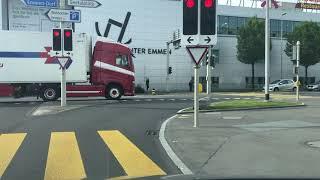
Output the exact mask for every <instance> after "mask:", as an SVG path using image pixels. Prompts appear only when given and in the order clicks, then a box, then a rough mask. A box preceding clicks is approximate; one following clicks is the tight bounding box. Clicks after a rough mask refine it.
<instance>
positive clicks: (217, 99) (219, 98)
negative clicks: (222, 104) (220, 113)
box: [211, 98, 220, 100]
mask: <svg viewBox="0 0 320 180" xmlns="http://www.w3.org/2000/svg"><path fill="white" fill-rule="evenodd" d="M211 99H212V100H219V99H220V98H211Z"/></svg>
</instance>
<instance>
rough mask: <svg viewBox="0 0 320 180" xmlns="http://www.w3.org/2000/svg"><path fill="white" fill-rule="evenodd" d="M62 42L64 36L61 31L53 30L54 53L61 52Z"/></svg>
mask: <svg viewBox="0 0 320 180" xmlns="http://www.w3.org/2000/svg"><path fill="white" fill-rule="evenodd" d="M61 41H62V35H61V29H53V30H52V42H53V45H52V46H53V47H52V50H53V51H61V50H62V47H61Z"/></svg>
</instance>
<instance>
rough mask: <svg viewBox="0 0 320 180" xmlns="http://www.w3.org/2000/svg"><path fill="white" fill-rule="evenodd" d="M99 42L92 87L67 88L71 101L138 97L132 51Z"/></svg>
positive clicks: (94, 54)
mask: <svg viewBox="0 0 320 180" xmlns="http://www.w3.org/2000/svg"><path fill="white" fill-rule="evenodd" d="M104 39H105V38H100V39H98V40H97V42H96V44H95V47H94V50H93V55H92V60H91V64H90V69H91V72H90V73H91V74H90V83H91V84H90V85H81V86H80V85H69V86H67V96H68V97H87V96H105V97H106V98H108V99H119V98H120V97H121V96H134V94H135V92H134V88H135V77H134V64H133V61H132V55H131V50H130V48H129V47H127V46H125V45H123V44H120V43H117V42H110V41H104Z"/></svg>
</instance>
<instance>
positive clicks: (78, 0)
mask: <svg viewBox="0 0 320 180" xmlns="http://www.w3.org/2000/svg"><path fill="white" fill-rule="evenodd" d="M68 5H69V6H77V7H86V8H97V7H99V6H101V3H100V2H98V1H95V0H68Z"/></svg>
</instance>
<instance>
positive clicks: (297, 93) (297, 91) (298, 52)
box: [296, 41, 300, 102]
mask: <svg viewBox="0 0 320 180" xmlns="http://www.w3.org/2000/svg"><path fill="white" fill-rule="evenodd" d="M299 61H300V41H297V71H298V72H297V79H296V82H297V88H296V101H297V102H298V101H299V63H300V62H299Z"/></svg>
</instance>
